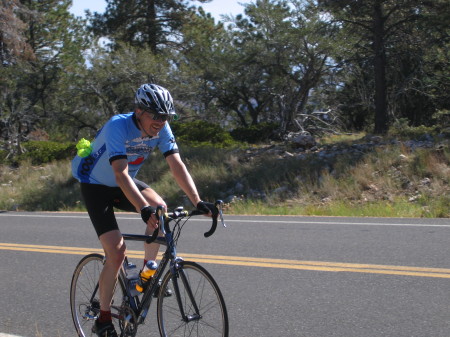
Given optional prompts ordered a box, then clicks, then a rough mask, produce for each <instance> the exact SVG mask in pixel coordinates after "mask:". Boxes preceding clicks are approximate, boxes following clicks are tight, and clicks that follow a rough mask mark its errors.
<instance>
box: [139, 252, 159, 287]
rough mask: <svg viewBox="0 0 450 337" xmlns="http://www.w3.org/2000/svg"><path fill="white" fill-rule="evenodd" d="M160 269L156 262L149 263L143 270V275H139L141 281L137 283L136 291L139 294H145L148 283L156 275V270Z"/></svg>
mask: <svg viewBox="0 0 450 337" xmlns="http://www.w3.org/2000/svg"><path fill="white" fill-rule="evenodd" d="M157 268H158V264H157V263H156V262H155V261H152V260H150V261H147V263H146V264H145V266H144V269H142V271H141V274H140V275H139V281H138V283H136V290H137V291H139V292H141V293H142V292H143V291H144V288H145V286H146V284H147V282H148V281H149V280H150V279H151V277H152V276H153V274H155V272H156V269H157Z"/></svg>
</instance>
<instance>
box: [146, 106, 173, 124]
mask: <svg viewBox="0 0 450 337" xmlns="http://www.w3.org/2000/svg"><path fill="white" fill-rule="evenodd" d="M144 112H146V113H148V114H150V116H151V118H152V119H153V120H154V121H160V122H171V121H173V119H174V116H173V115H164V114H159V113H157V112H155V111H153V110H148V109H145V110H144Z"/></svg>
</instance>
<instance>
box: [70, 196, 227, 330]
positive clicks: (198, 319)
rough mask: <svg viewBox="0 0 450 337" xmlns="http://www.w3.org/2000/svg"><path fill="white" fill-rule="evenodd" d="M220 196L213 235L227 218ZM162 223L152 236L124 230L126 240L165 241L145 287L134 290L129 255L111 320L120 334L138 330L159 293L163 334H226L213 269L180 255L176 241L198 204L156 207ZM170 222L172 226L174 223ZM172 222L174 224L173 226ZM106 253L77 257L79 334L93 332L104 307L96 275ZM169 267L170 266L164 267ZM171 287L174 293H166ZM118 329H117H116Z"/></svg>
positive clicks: (74, 290) (73, 301)
mask: <svg viewBox="0 0 450 337" xmlns="http://www.w3.org/2000/svg"><path fill="white" fill-rule="evenodd" d="M222 204H223V203H222V201H220V200H219V201H217V202H216V203H215V205H216V207H217V208H218V210H219V214H218V216H216V217H213V220H212V226H211V228H210V230H209V231H208V232H206V233H204V236H205V237H209V236H211V235H212V234H213V233H214V232H215V230H216V228H217V222H218V218H220V220H221V223H222V225H223V226H224V227H226V225H225V223H224V220H223V212H222ZM156 214H157V217H158V218H159V228H160V231H161V232H162V234H163V236H158V233H159V231H158V230H155V231H154V232H153V235H152V236H149V235H136V234H122V235H123V237H124V239H125V240H132V241H145V242H147V243H151V242H157V243H159V244H161V245H163V246H166V250H165V252H164V254H163V256H162V259H161V261H160V263H159V266H158V268H157V270H156V272H155V274H154V276H153V277H152V278H151V279H150V280H149V281H148V282H147V284H146V285H145V287H144V291H143V293H139V292H138V291H136V282H137V279H138V276H136V275H139V271H138V270H136V266H135V265H134V264H132V263H131V262H129V260H128V258H127V257H126V258H125V260H124V262H123V265H122V267H121V269H120V272H119V276H118V279H117V283H116V286H115V290H114V297H113V301H112V304H111V313H112V317H113V323H114V325H115V326H116V328H120V336H122V337H129V336H131V337H133V336H136V335H137V330H138V327H139V325H141V324H143V323H144V322H145V318H146V317H147V313H148V311H149V308H150V304H151V302H152V299H153V298H154V297H157V308H156V312H157V321H158V328H159V333H160V335H161V336H164V337H169V336H204V337H214V336H221V337H227V336H228V329H229V327H228V314H227V309H226V306H225V301H224V298H223V296H222V293H221V291H220V289H219V286H218V285H217V282H216V281H215V280H214V278H213V277H212V276H211V274H210V273H209V272H208V271H207V270H206V269H205V268H203V267H202V266H200V265H199V264H197V263H195V262H191V261H184V260H183V259H182V258H181V257H179V256H177V251H176V245H177V242H178V239H179V237H180V234H181V230H182V228H183V226H184V225H185V224H186V222H187V221H188V220H189V219H190V218H191V216H194V215H200V214H203V213H202V212H200V211H198V210H193V211H190V212H188V211H185V210H183V208H182V207H179V208H177V209H176V210H174V211H173V212H171V213H165V212H164V209H163V207H158V208H157V210H156ZM171 225H172V226H171ZM171 227H172V228H171ZM104 262H105V257H104V256H103V255H101V254H96V253H93V254H88V255H86V256H85V257H83V258H82V259H81V261H80V262H79V263H78V265H77V267H76V268H75V271H74V273H73V277H72V283H71V286H70V308H71V311H72V319H73V322H74V324H75V328H76V330H77V333H78V336H80V337H86V336H95V334H94V333H93V332H92V326H93V324H94V322H95V320H96V319H97V318H98V316H99V313H100V302H99V287H98V279H99V275H100V272H101V271H102V268H103V264H104ZM166 270H167V271H166ZM168 289H170V290H169V293H170V292H172V296H167V295H168V294H169V293H168ZM118 333H119V330H118Z"/></svg>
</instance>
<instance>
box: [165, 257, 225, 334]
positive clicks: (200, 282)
mask: <svg viewBox="0 0 450 337" xmlns="http://www.w3.org/2000/svg"><path fill="white" fill-rule="evenodd" d="M167 287H169V288H171V289H173V292H174V294H173V295H172V296H170V297H164V296H163V295H160V296H158V306H157V316H158V326H159V331H160V334H161V336H164V337H174V336H204V337H216V336H217V337H227V336H228V314H227V309H226V306H225V301H224V299H223V296H222V293H221V292H220V289H219V287H218V285H217V283H216V281H215V280H214V279H213V277H212V276H211V275H210V274H209V273H208V271H206V269H205V268H203V267H202V266H200V265H198V264H197V263H195V262H185V261H183V262H180V263H179V268H178V269H177V271H176V274H175V275H173V274H172V273H171V272H170V271H169V272H167V273H166V275H165V276H164V278H163V280H162V284H161V288H160V294H164V293H165V290H166V288H167Z"/></svg>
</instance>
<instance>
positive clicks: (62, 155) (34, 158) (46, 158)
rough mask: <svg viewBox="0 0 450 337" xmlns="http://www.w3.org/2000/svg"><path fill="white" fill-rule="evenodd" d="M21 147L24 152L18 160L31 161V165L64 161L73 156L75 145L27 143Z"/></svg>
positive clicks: (69, 143) (43, 142)
mask: <svg viewBox="0 0 450 337" xmlns="http://www.w3.org/2000/svg"><path fill="white" fill-rule="evenodd" d="M23 147H24V148H25V152H24V153H23V154H21V155H19V157H18V160H19V161H24V160H31V162H32V164H33V165H40V164H44V163H49V162H51V161H54V160H61V159H66V158H70V157H73V156H74V155H75V143H71V142H66V143H58V142H50V141H29V142H26V143H24V144H23Z"/></svg>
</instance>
